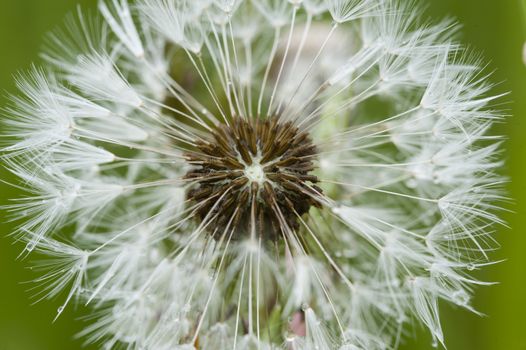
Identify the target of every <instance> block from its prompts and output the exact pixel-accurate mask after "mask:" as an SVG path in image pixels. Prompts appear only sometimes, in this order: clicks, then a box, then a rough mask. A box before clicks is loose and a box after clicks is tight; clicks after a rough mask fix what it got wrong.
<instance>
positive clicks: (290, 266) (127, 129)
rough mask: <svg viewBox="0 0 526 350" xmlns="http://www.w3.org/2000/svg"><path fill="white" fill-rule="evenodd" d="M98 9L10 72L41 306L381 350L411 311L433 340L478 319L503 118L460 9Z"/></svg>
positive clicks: (142, 328) (215, 334)
mask: <svg viewBox="0 0 526 350" xmlns="http://www.w3.org/2000/svg"><path fill="white" fill-rule="evenodd" d="M399 2H400V3H399ZM98 8H99V12H100V13H99V15H98V16H96V17H95V18H92V17H89V16H87V15H84V14H83V13H82V12H80V11H79V12H78V14H77V17H78V18H70V19H69V21H68V26H67V29H66V30H62V31H57V33H56V34H54V35H52V36H51V37H50V41H49V46H50V48H49V49H48V50H47V51H46V52H45V53H44V54H43V57H44V58H45V60H46V61H47V62H48V63H49V66H50V67H47V68H32V69H31V70H30V71H29V72H28V73H26V74H22V75H21V76H20V77H19V78H18V79H17V82H18V87H19V89H20V94H21V96H20V97H18V96H13V97H12V104H11V106H9V107H7V108H6V112H7V117H6V118H5V121H4V123H5V130H6V131H5V134H4V141H3V142H4V144H3V146H4V148H3V160H4V161H5V163H6V165H7V167H8V168H9V169H11V171H12V172H13V173H14V174H15V175H16V176H18V178H19V179H20V182H19V184H18V185H17V186H18V187H20V188H21V189H24V190H26V192H27V196H26V197H23V198H18V199H14V200H13V203H12V204H11V205H9V206H8V207H6V210H7V211H8V212H9V213H10V214H11V217H12V219H13V220H17V221H18V222H19V226H18V228H17V230H16V231H15V232H14V235H15V236H16V238H17V239H19V240H21V241H23V242H24V243H25V244H26V248H25V250H24V251H23V252H22V255H23V256H28V255H29V256H31V255H32V254H33V253H34V252H37V253H39V254H41V255H45V256H48V259H47V260H46V259H44V260H43V261H42V262H41V263H40V265H37V267H38V268H37V269H35V270H38V271H42V272H43V275H42V277H39V278H38V279H37V281H36V282H37V284H38V286H39V287H41V289H38V294H37V297H38V299H39V300H40V299H42V298H53V297H57V296H59V295H62V294H61V292H62V291H64V290H65V291H66V292H65V294H64V295H66V298H65V300H64V302H63V303H62V306H61V307H60V308H59V310H58V312H57V314H58V315H57V317H58V316H60V314H61V313H62V312H63V311H64V310H65V309H66V308H67V307H68V306H69V305H70V304H71V303H78V304H79V305H87V306H86V307H89V308H93V310H94V311H93V312H92V313H91V315H92V316H90V319H89V322H91V323H90V324H88V325H86V327H85V329H84V330H83V331H82V333H81V336H82V337H84V338H85V340H86V342H87V343H98V344H99V345H100V347H101V348H104V349H118V348H122V349H155V350H173V349H181V350H182V349H185V350H186V349H231V348H232V349H240V350H249V349H278V348H279V349H283V350H300V349H301V350H312V349H319V350H334V349H340V350H358V349H367V350H385V349H395V348H397V347H398V344H399V343H400V341H401V338H402V336H403V335H404V334H405V332H404V330H405V329H406V327H410V326H411V324H412V323H420V324H422V325H424V326H426V327H427V328H428V329H429V331H430V334H431V337H432V339H433V340H432V342H433V345H434V346H438V345H439V344H445V343H446V342H447V335H446V334H444V332H443V330H442V326H441V322H440V310H439V301H440V300H444V301H447V302H449V303H452V304H455V305H457V306H459V307H462V308H465V309H468V310H471V311H475V310H473V308H472V306H471V300H472V293H473V289H474V287H475V286H478V285H487V284H488V283H484V282H481V281H477V280H476V279H474V278H473V277H470V273H471V272H472V271H473V270H476V269H481V268H483V267H484V266H486V265H488V264H491V263H492V262H491V260H489V255H490V253H491V251H492V250H493V249H495V247H496V242H495V241H494V239H493V237H492V235H491V233H492V230H493V228H492V224H494V223H498V224H503V221H502V220H501V219H500V218H499V217H498V215H497V214H498V211H499V205H500V203H501V202H502V201H503V200H504V199H505V198H504V197H503V196H502V193H501V187H502V183H503V179H502V178H501V176H499V175H498V171H497V170H498V168H499V167H500V166H501V165H502V161H501V158H500V155H499V152H500V141H499V138H498V137H493V136H489V135H488V134H487V133H488V130H489V129H490V127H491V126H492V124H493V123H495V122H496V121H498V120H500V119H501V118H502V116H501V114H500V113H499V112H498V111H496V110H495V106H493V103H494V101H495V100H496V99H497V98H498V97H500V96H491V95H490V94H489V92H490V89H491V88H492V84H491V83H489V82H488V79H487V77H486V76H485V75H484V74H483V73H482V67H483V65H482V63H481V61H480V59H478V58H477V57H474V56H473V55H470V54H469V53H467V52H466V50H465V49H463V48H462V47H461V45H459V44H458V43H456V42H455V41H454V38H453V35H452V33H454V32H455V31H456V29H455V26H454V25H452V23H451V22H449V21H444V22H440V23H438V24H432V23H420V22H419V20H418V19H419V18H421V16H420V14H421V12H419V11H418V10H415V8H417V5H416V4H415V2H413V1H410V2H402V1H396V0H303V1H302V0H289V1H276V0H252V1H251V0H235V1H234V0H195V1H194V0H192V1H172V0H138V1H137V2H136V3H134V4H133V5H132V3H131V2H128V1H127V0H110V1H101V2H100V4H99V7H98ZM327 18H328V19H331V18H332V23H330V22H329V23H328V22H327V21H326V19H327ZM376 107H378V108H376Z"/></svg>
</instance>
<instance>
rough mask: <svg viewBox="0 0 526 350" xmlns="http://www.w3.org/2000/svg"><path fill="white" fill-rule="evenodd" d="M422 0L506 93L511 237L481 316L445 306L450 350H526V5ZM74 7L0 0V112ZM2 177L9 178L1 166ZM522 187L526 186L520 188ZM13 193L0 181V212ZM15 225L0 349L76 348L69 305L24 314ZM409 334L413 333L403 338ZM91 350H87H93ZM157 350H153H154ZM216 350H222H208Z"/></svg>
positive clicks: (2, 284)
mask: <svg viewBox="0 0 526 350" xmlns="http://www.w3.org/2000/svg"><path fill="white" fill-rule="evenodd" d="M524 1H525V3H524V4H522V3H521V0H422V2H427V3H428V5H429V12H428V13H429V15H430V16H432V17H433V18H437V19H438V18H442V17H444V16H446V15H452V16H454V17H456V18H458V20H459V21H460V22H461V23H462V24H463V31H462V40H463V41H464V42H465V43H469V44H470V46H471V47H472V48H474V49H476V50H477V51H480V52H482V53H483V54H484V56H485V57H486V59H487V60H488V61H489V62H490V66H489V68H490V69H491V70H494V71H495V73H494V75H493V79H494V81H495V82H497V83H500V84H499V85H498V86H497V88H496V91H497V92H503V91H511V94H510V95H509V97H507V98H506V100H507V101H509V103H508V104H506V105H505V108H507V109H509V114H510V115H512V117H510V118H509V119H508V121H507V123H506V124H505V125H500V126H498V127H497V128H496V130H495V132H496V133H500V134H503V135H506V136H507V138H508V142H507V144H506V153H505V156H506V158H507V161H508V162H507V166H506V172H507V173H508V174H510V176H511V178H512V182H511V183H510V185H509V193H510V197H512V198H513V199H514V204H513V205H512V206H511V208H512V210H513V211H514V213H509V214H505V216H506V219H507V221H508V222H509V225H510V227H511V229H505V228H502V229H500V232H499V237H498V240H499V241H500V243H501V244H502V249H501V250H500V251H499V252H498V253H497V254H496V256H495V259H498V260H500V259H506V260H505V261H504V262H502V263H500V264H498V265H495V266H492V267H490V268H488V269H486V271H484V272H483V273H482V274H481V276H480V277H481V278H483V279H485V280H490V281H499V282H500V283H499V284H498V285H496V286H493V287H489V288H486V287H485V288H481V289H479V290H478V292H477V296H476V299H475V306H476V307H477V308H478V309H479V310H480V311H481V312H483V313H485V314H487V315H488V316H487V317H478V316H475V315H472V314H470V313H468V312H465V311H462V310H455V309H453V308H451V307H449V306H443V307H442V311H443V326H444V329H445V333H446V340H447V345H448V349H449V350H472V349H477V350H526V252H525V250H526V235H525V234H524V229H523V228H524V227H526V185H525V183H526V156H525V155H524V153H525V152H526V119H525V116H526V67H525V65H524V63H523V62H522V47H523V43H524V41H525V39H526V25H525V24H524V23H525V20H524V17H525V8H526V0H524ZM77 2H78V3H81V4H82V5H83V6H84V7H88V8H94V7H95V3H96V1H92V0H85V1H75V0H0V90H2V93H1V96H0V105H4V104H5V95H6V92H13V91H14V89H13V79H12V77H13V74H15V73H16V72H17V71H18V70H20V69H24V68H27V67H28V66H29V65H30V63H31V62H33V61H36V60H38V51H39V49H40V47H41V44H42V39H43V35H44V34H45V33H46V32H47V31H49V30H51V29H52V28H53V27H54V26H55V25H57V24H60V23H61V22H62V19H63V17H64V16H65V14H66V13H68V12H70V11H72V10H74V9H75V6H76V5H77ZM0 178H2V179H6V180H7V181H9V179H10V177H9V175H8V174H7V172H6V171H5V170H4V169H1V168H0ZM522 181H525V182H522ZM16 195H17V194H16V192H15V191H14V190H12V189H11V188H9V187H8V186H6V185H3V184H2V183H0V205H1V204H5V203H6V202H7V198H13V197H16ZM11 229H12V227H10V225H8V224H3V226H1V227H0V235H1V236H2V237H1V238H0V350H61V349H68V350H76V349H81V348H82V342H81V341H80V340H78V339H75V338H74V335H75V334H76V333H77V332H78V331H79V330H80V329H81V327H82V325H83V323H82V321H80V320H78V317H79V314H81V313H82V312H79V311H78V310H77V311H75V310H73V309H72V308H71V307H70V308H68V309H67V311H66V312H65V313H64V314H63V315H62V317H61V318H59V320H58V321H57V322H55V323H52V320H53V317H54V316H55V314H56V310H57V307H58V306H59V301H56V302H48V301H45V302H42V303H39V304H37V305H34V306H30V304H31V302H32V301H31V299H30V295H31V293H30V292H28V289H29V288H30V285H29V284H23V283H22V282H24V281H28V280H30V279H31V278H32V277H34V276H32V274H31V273H30V271H28V270H27V269H26V268H25V266H26V263H25V262H21V261H17V260H16V257H17V255H18V253H19V252H20V249H21V248H20V247H19V246H13V245H12V244H11V240H10V239H9V238H6V237H5V236H6V235H7V234H8V233H9V232H10V231H11ZM410 335H411V334H410ZM415 336H416V337H415V338H416V340H408V341H407V343H406V344H405V345H404V349H405V350H420V349H432V347H431V345H430V338H429V336H428V335H427V334H426V333H424V332H416V334H415ZM95 348H96V347H93V349H95ZM152 350H155V349H152ZM214 350H222V349H214Z"/></svg>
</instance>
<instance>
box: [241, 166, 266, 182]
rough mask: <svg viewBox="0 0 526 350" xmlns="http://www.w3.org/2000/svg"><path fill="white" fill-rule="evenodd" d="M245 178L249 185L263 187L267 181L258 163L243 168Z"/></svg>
mask: <svg viewBox="0 0 526 350" xmlns="http://www.w3.org/2000/svg"><path fill="white" fill-rule="evenodd" d="M245 176H246V177H247V179H248V180H249V181H250V182H251V183H257V184H258V185H263V183H264V182H265V181H266V180H267V178H266V176H265V171H264V170H263V166H262V165H261V164H259V163H254V164H252V165H249V166H247V167H246V168H245Z"/></svg>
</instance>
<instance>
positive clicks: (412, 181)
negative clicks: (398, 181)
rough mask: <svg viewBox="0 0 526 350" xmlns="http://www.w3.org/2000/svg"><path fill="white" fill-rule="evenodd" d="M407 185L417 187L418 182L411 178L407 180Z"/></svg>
mask: <svg viewBox="0 0 526 350" xmlns="http://www.w3.org/2000/svg"><path fill="white" fill-rule="evenodd" d="M405 185H406V186H407V187H408V188H417V186H418V182H417V181H416V180H415V179H409V180H407V181H406V183H405Z"/></svg>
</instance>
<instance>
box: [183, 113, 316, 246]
mask: <svg viewBox="0 0 526 350" xmlns="http://www.w3.org/2000/svg"><path fill="white" fill-rule="evenodd" d="M196 144H197V149H196V151H195V152H192V153H189V154H187V159H188V161H189V163H190V164H191V165H193V168H192V169H191V170H190V171H189V172H188V173H187V174H186V178H187V179H189V180H191V181H192V183H193V184H194V186H193V188H192V189H191V190H190V191H189V192H188V199H189V200H190V201H192V202H194V204H195V206H196V211H197V214H198V215H197V217H198V218H199V219H200V220H201V221H202V222H204V224H206V226H207V227H208V228H209V231H211V232H212V234H213V235H214V236H216V235H217V236H221V235H223V234H226V232H229V231H230V230H234V237H237V238H239V237H242V236H243V235H247V234H250V233H253V232H254V231H256V232H257V233H258V234H259V235H261V236H262V237H265V238H267V239H272V240H275V239H279V238H280V237H282V236H283V235H284V233H285V232H289V230H291V229H293V230H294V229H297V228H299V222H300V220H299V217H300V216H302V215H304V214H305V213H307V212H308V211H309V210H310V208H311V207H312V206H319V200H318V198H320V196H321V194H322V190H321V189H320V188H318V187H317V186H316V185H315V183H316V182H318V179H317V177H316V176H314V175H312V174H311V172H312V171H313V170H314V161H315V160H316V159H315V158H316V154H317V150H316V147H315V145H314V144H313V143H312V140H311V138H310V136H309V134H308V133H306V132H302V131H301V130H299V129H298V128H297V127H296V126H294V125H293V124H292V123H290V122H284V123H282V122H280V120H279V118H277V117H274V118H271V119H267V120H260V119H243V118H235V119H234V120H233V121H232V122H231V123H229V125H220V126H217V127H216V129H215V130H213V132H212V133H211V134H210V138H209V140H206V141H197V142H196Z"/></svg>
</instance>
